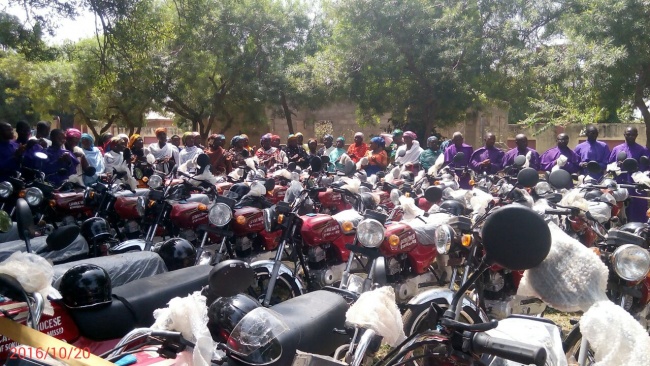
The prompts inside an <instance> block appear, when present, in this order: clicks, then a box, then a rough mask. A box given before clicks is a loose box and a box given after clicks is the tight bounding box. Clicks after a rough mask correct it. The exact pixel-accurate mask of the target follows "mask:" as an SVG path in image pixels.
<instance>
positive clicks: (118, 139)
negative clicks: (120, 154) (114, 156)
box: [109, 136, 122, 150]
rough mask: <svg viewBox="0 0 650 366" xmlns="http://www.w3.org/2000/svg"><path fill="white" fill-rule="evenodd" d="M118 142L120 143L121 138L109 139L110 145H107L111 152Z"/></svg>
mask: <svg viewBox="0 0 650 366" xmlns="http://www.w3.org/2000/svg"><path fill="white" fill-rule="evenodd" d="M120 141H122V138H121V137H119V136H116V137H113V138H112V139H111V142H110V144H109V146H110V147H111V150H114V149H115V146H117V145H118V144H119V143H120Z"/></svg>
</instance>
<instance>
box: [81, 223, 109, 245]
mask: <svg viewBox="0 0 650 366" xmlns="http://www.w3.org/2000/svg"><path fill="white" fill-rule="evenodd" d="M81 235H82V236H83V237H84V239H86V241H87V242H89V243H92V242H94V241H101V240H106V239H108V238H110V237H111V232H110V229H109V227H108V222H107V221H106V220H105V219H103V218H101V217H91V218H89V219H88V220H86V221H84V222H83V224H81Z"/></svg>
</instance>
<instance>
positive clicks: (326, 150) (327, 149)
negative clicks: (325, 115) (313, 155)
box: [318, 134, 336, 156]
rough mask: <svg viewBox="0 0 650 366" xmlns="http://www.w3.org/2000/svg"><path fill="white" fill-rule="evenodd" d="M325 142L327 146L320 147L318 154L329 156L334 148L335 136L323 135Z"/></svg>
mask: <svg viewBox="0 0 650 366" xmlns="http://www.w3.org/2000/svg"><path fill="white" fill-rule="evenodd" d="M323 144H324V145H325V146H323V147H321V148H320V149H318V156H329V155H330V153H331V152H332V151H334V149H336V148H335V147H334V136H332V135H330V134H327V135H325V136H324V137H323Z"/></svg>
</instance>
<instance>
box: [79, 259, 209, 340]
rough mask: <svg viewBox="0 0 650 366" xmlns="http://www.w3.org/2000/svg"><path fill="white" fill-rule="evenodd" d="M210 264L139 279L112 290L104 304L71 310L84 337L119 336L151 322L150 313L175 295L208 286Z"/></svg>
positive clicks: (103, 338) (116, 337) (164, 305)
mask: <svg viewBox="0 0 650 366" xmlns="http://www.w3.org/2000/svg"><path fill="white" fill-rule="evenodd" d="M210 270H212V266H207V265H205V266H194V267H188V268H183V269H179V270H176V271H173V272H166V273H161V274H159V275H155V276H151V277H147V278H141V279H139V280H135V281H133V282H129V283H127V284H126V285H123V286H119V287H116V288H114V289H113V301H112V302H111V303H110V304H109V305H107V306H103V307H91V308H87V309H83V308H82V309H70V315H71V316H72V318H73V319H74V321H75V324H76V325H77V327H79V333H80V334H81V335H83V336H84V337H86V338H88V339H91V340H95V341H103V340H109V339H118V338H121V337H123V336H125V335H126V334H127V333H128V332H130V331H131V330H133V329H134V328H137V327H149V326H151V325H152V324H153V323H154V317H153V312H154V310H156V309H160V308H165V307H166V306H167V303H168V302H169V300H171V299H172V298H174V297H177V296H179V297H183V296H187V295H189V294H191V293H193V292H195V291H200V290H201V288H202V287H203V286H207V284H208V278H209V274H210Z"/></svg>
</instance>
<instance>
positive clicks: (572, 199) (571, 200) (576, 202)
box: [560, 188, 589, 211]
mask: <svg viewBox="0 0 650 366" xmlns="http://www.w3.org/2000/svg"><path fill="white" fill-rule="evenodd" d="M560 205H562V206H569V207H575V208H579V209H581V210H584V211H589V202H588V201H587V200H586V199H585V198H584V193H583V191H581V190H580V189H577V188H574V189H572V190H570V191H568V192H567V193H565V194H564V197H562V200H561V201H560Z"/></svg>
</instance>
